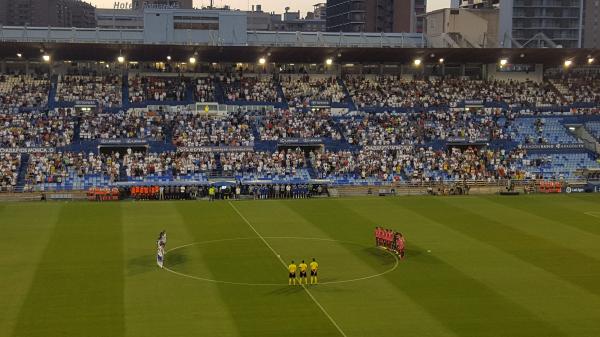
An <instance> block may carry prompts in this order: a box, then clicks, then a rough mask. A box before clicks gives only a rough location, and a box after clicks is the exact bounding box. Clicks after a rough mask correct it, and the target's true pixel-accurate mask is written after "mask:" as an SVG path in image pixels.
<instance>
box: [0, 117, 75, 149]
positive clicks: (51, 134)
mask: <svg viewBox="0 0 600 337" xmlns="http://www.w3.org/2000/svg"><path fill="white" fill-rule="evenodd" d="M73 124H74V121H73V119H72V118H71V117H70V116H69V113H68V112H66V111H65V110H59V111H57V112H56V111H50V112H47V113H44V112H22V113H0V125H1V128H0V145H1V146H3V147H33V146H42V147H56V146H65V145H68V144H70V143H71V141H72V139H73Z"/></svg>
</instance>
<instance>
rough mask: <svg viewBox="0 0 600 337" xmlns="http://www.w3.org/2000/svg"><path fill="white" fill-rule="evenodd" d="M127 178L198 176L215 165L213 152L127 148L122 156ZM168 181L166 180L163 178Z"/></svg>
mask: <svg viewBox="0 0 600 337" xmlns="http://www.w3.org/2000/svg"><path fill="white" fill-rule="evenodd" d="M123 167H124V169H125V173H126V176H127V180H145V179H148V178H151V179H154V180H156V179H158V180H160V179H165V178H167V179H171V178H175V177H182V176H187V177H198V176H199V175H198V174H199V173H206V172H210V171H211V170H213V169H215V168H216V167H217V165H216V159H215V156H214V154H213V153H206V154H191V153H174V152H163V153H143V152H136V151H132V150H131V149H128V152H127V154H125V155H124V156H123ZM165 181H168V180H165Z"/></svg>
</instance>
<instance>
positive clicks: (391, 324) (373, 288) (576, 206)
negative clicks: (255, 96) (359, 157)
mask: <svg viewBox="0 0 600 337" xmlns="http://www.w3.org/2000/svg"><path fill="white" fill-rule="evenodd" d="M236 209H237V210H238V211H239V212H240V213H241V215H242V216H243V217H242V216H240V214H238V213H237V212H236ZM586 213H587V214H586ZM246 220H247V221H248V222H246ZM375 225H384V226H386V227H391V228H394V229H396V230H399V231H401V232H402V233H404V234H405V236H406V238H407V247H408V251H407V258H406V259H405V260H404V261H401V262H400V263H399V264H397V265H396V259H395V258H394V257H393V256H392V255H390V254H388V253H387V252H385V251H382V250H379V249H376V248H374V247H372V246H373V241H374V240H373V237H372V233H373V227H374V226H375ZM162 229H166V230H167V232H168V237H169V242H168V247H167V248H168V249H174V248H176V247H179V246H183V245H188V244H192V245H188V246H185V247H182V248H176V249H174V250H172V251H170V252H169V253H168V254H167V260H166V265H167V266H168V267H169V268H170V269H172V270H173V271H176V272H178V273H182V274H186V275H189V276H190V277H184V276H181V275H178V274H174V273H170V272H168V271H167V270H160V269H158V268H157V267H156V264H155V260H154V259H155V257H154V254H155V240H156V236H157V234H158V232H159V231H160V230H162ZM0 230H1V233H2V244H0V275H2V276H1V277H0V313H2V314H1V315H0V336H7V337H8V336H18V337H29V336H32V337H33V336H40V337H42V336H43V337H52V336H86V337H92V336H98V337H107V336H111V337H112V336H156V335H162V336H169V337H175V336H211V337H212V336H257V337H259V336H260V337H265V336H273V337H275V336H286V337H294V336H303V337H305V336H311V337H312V336H342V337H343V334H345V335H346V336H348V337H354V336H382V337H387V336H390V337H391V336H403V337H408V336H415V337H417V336H418V337H424V336H436V337H437V336H444V337H445V336H449V337H450V336H451V337H456V336H472V337H498V336H511V337H532V336H544V337H552V336H558V337H562V336H577V337H586V336H589V337H594V336H600V324H598V318H599V317H600V196H596V195H560V196H520V197H498V196H485V197H446V198H442V197H399V198H387V199H384V198H379V199H378V198H349V199H325V200H322V199H321V200H286V201H282V200H277V201H242V202H232V203H229V202H227V201H220V202H214V203H208V202H122V203H103V204H98V203H87V202H71V203H4V204H0ZM255 230H256V232H258V233H259V234H260V236H262V238H261V237H259V236H258V235H257V233H256V232H255ZM263 238H264V240H265V241H266V243H265V242H263ZM267 244H268V245H267ZM271 249H273V251H275V252H276V253H274V252H273V251H272V250H271ZM429 251H430V252H429ZM276 254H279V255H280V256H281V259H283V260H284V261H285V263H288V262H289V261H290V260H291V259H294V260H296V261H299V260H301V259H305V260H309V259H311V258H312V257H316V258H317V259H318V261H319V263H320V265H321V269H320V281H321V282H322V283H323V284H319V285H317V286H310V285H309V286H308V287H307V288H306V290H305V289H303V288H302V287H299V286H296V287H290V286H288V285H287V272H286V269H285V267H284V266H283V265H282V263H281V261H280V260H279V258H278V257H277V256H276ZM374 275H379V276H376V277H371V276H374ZM355 279H358V280H356V281H352V280H355ZM347 281H351V282H347ZM231 283H240V284H231ZM334 322H335V324H337V327H336V325H335V324H334ZM338 327H339V329H340V330H341V332H340V331H339V330H338Z"/></svg>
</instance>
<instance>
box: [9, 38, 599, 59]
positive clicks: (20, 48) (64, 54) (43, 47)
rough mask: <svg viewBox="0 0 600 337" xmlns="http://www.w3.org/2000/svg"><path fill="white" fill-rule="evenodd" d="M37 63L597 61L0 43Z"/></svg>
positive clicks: (536, 55) (470, 52) (494, 53)
mask: <svg viewBox="0 0 600 337" xmlns="http://www.w3.org/2000/svg"><path fill="white" fill-rule="evenodd" d="M17 53H20V54H22V57H23V58H24V59H29V60H39V59H40V58H41V56H42V54H44V53H47V54H49V55H51V56H52V59H53V60H54V61H63V60H68V61H114V60H116V58H117V56H118V55H123V56H125V57H126V58H127V60H128V61H139V62H152V61H161V60H165V59H166V57H167V56H171V57H172V60H173V61H174V62H187V60H188V59H189V57H190V56H193V55H196V58H197V59H198V60H199V61H201V62H231V63H235V62H250V63H253V62H256V61H257V60H258V59H259V58H261V57H265V58H267V60H268V62H275V63H294V62H295V63H321V62H323V61H324V60H325V59H327V58H332V59H333V60H334V62H335V63H409V62H412V60H414V59H417V58H420V59H421V60H422V61H423V62H424V63H434V62H437V60H438V59H439V58H444V60H445V62H446V63H496V62H498V60H499V59H507V60H508V62H509V63H514V64H525V63H530V64H531V63H538V64H544V65H560V64H563V62H564V61H565V60H567V59H569V60H572V61H573V62H574V63H575V64H583V63H586V62H587V58H588V57H590V56H591V57H594V58H596V59H600V50H598V49H533V48H532V49H516V48H513V49H496V48H474V49H471V48H468V49H467V48H446V49H431V48H328V47H258V46H248V47H240V46H195V45H154V44H136V45H128V44H98V43H42V42H0V59H2V60H10V59H16V58H17V56H16V55H17Z"/></svg>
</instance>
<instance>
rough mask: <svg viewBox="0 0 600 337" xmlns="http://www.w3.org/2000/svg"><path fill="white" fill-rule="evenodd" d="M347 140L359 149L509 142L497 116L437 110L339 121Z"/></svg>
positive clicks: (373, 115)
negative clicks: (444, 142)
mask: <svg viewBox="0 0 600 337" xmlns="http://www.w3.org/2000/svg"><path fill="white" fill-rule="evenodd" d="M339 125H340V128H341V130H342V134H343V135H344V138H345V139H346V140H347V141H348V143H350V144H356V145H361V146H364V145H393V144H399V143H401V142H407V141H408V142H417V143H420V142H427V141H432V140H447V139H451V138H461V139H466V140H477V139H486V140H488V139H506V138H507V135H505V134H504V130H503V128H502V127H501V126H499V125H498V114H496V113H494V112H491V111H490V112H485V111H484V110H477V111H474V112H472V111H451V110H436V111H430V112H408V113H387V112H385V113H376V114H368V113H361V114H355V115H354V116H352V117H350V118H344V119H341V120H340V121H339Z"/></svg>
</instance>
